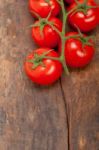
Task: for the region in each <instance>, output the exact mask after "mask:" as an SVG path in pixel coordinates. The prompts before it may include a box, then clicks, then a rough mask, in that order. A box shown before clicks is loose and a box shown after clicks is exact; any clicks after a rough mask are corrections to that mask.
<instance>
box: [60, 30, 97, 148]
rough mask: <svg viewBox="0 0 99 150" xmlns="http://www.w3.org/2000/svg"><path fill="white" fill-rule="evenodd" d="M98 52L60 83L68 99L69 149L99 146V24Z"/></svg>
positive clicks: (95, 32) (95, 33)
mask: <svg viewBox="0 0 99 150" xmlns="http://www.w3.org/2000/svg"><path fill="white" fill-rule="evenodd" d="M93 34H94V35H95V38H96V40H95V41H96V42H95V43H96V54H95V57H94V60H93V62H92V63H91V64H90V65H89V66H87V67H86V68H85V69H83V70H72V71H71V74H70V76H69V77H65V76H63V77H62V80H61V83H62V88H63V93H64V97H65V102H66V104H65V105H66V108H67V110H68V111H67V114H68V122H69V123H68V128H69V149H70V150H99V48H98V47H99V27H98V28H97V29H96V30H95V31H94V32H93Z"/></svg>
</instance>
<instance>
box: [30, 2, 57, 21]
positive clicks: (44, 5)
mask: <svg viewBox="0 0 99 150" xmlns="http://www.w3.org/2000/svg"><path fill="white" fill-rule="evenodd" d="M29 10H30V12H31V13H32V14H33V12H34V16H35V13H37V14H38V15H39V16H41V17H42V18H46V17H47V16H48V14H49V13H50V11H52V13H51V16H53V17H55V16H57V15H58V14H59V12H60V5H59V3H58V2H57V0H50V1H49V3H48V2H47V1H46V0H29Z"/></svg>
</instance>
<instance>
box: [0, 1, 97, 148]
mask: <svg viewBox="0 0 99 150" xmlns="http://www.w3.org/2000/svg"><path fill="white" fill-rule="evenodd" d="M97 2H98V0H97ZM31 23H33V18H32V17H31V15H30V14H29V12H28V0H0V150H99V48H98V47H99V28H97V29H96V30H95V31H94V35H95V37H96V55H95V57H94V60H93V62H92V63H91V64H90V65H89V66H88V67H87V68H85V69H84V70H72V71H71V75H70V76H69V77H66V76H65V75H63V76H62V78H61V79H60V81H58V82H57V83H55V84H54V85H53V86H50V87H46V88H45V87H40V86H37V85H34V84H33V83H32V82H31V81H30V80H29V79H28V78H27V77H26V76H25V74H24V71H23V68H22V66H23V61H24V59H25V57H26V55H27V54H28V53H29V52H31V51H32V49H34V48H36V45H34V43H33V41H32V39H31V37H30V30H24V31H22V29H23V28H25V27H26V26H28V25H29V24H31Z"/></svg>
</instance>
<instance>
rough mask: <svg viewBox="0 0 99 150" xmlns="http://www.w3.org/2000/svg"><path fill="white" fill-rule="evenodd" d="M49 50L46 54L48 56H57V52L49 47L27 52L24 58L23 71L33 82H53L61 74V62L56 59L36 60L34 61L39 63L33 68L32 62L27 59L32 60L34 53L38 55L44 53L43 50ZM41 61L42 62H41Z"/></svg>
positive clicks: (45, 83)
mask: <svg viewBox="0 0 99 150" xmlns="http://www.w3.org/2000/svg"><path fill="white" fill-rule="evenodd" d="M48 51H50V52H49V53H48V54H47V55H46V56H50V57H59V56H58V53H57V52H55V51H54V50H52V49H49V48H39V49H37V50H35V51H33V52H32V53H31V54H29V55H28V56H27V58H26V62H25V65H24V66H25V67H24V68H25V72H26V74H27V76H28V77H29V78H30V79H31V80H32V81H33V82H35V83H38V84H41V85H49V84H52V83H54V82H55V81H56V80H58V79H59V77H60V76H61V74H62V64H61V63H60V62H59V61H58V60H52V59H49V58H44V59H43V60H42V61H41V62H40V61H38V60H36V61H37V62H36V61H35V63H38V62H39V63H40V64H39V65H38V66H37V67H36V68H35V69H33V68H32V67H33V66H34V64H33V63H31V62H29V60H31V59H32V60H34V59H35V58H34V53H36V54H38V55H39V56H40V55H42V54H44V53H45V52H48ZM42 63H43V64H42Z"/></svg>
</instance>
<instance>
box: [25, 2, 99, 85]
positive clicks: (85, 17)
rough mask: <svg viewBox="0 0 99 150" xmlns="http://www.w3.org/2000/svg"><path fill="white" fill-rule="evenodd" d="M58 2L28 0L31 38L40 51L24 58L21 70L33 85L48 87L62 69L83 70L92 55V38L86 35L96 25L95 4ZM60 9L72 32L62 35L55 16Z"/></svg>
mask: <svg viewBox="0 0 99 150" xmlns="http://www.w3.org/2000/svg"><path fill="white" fill-rule="evenodd" d="M62 2H63V0H29V11H30V13H31V14H32V16H33V17H34V18H35V19H36V21H35V22H34V24H33V26H32V39H33V41H35V43H36V44H37V45H38V46H40V48H38V49H36V50H33V52H32V53H31V54H29V55H28V56H27V58H26V61H25V64H24V68H25V72H26V74H27V76H28V77H29V78H30V79H31V80H32V81H33V82H34V83H38V84H41V85H49V84H52V83H54V82H55V81H56V80H58V79H59V78H60V76H61V75H62V71H63V68H65V67H67V66H68V67H71V68H81V67H85V66H86V65H87V64H89V63H90V61H91V60H92V58H93V56H94V52H95V48H94V43H93V40H92V37H88V36H87V35H86V34H87V33H88V32H89V31H91V30H93V29H94V28H95V27H96V26H97V25H99V17H98V15H99V7H98V5H97V4H96V3H95V2H94V0H87V1H86V0H78V1H77V0H65V1H64V2H63V3H64V4H62ZM66 4H67V5H66ZM61 9H62V12H63V13H64V12H65V13H66V16H67V20H66V21H67V22H68V24H69V25H70V26H71V27H72V28H73V29H74V31H72V32H68V33H64V30H65V28H64V24H63V23H64V21H61V20H60V19H59V17H58V16H59V13H60V10H61ZM65 27H66V26H65ZM63 28H64V29H63ZM84 33H86V34H84ZM64 41H65V43H64ZM63 43H64V45H63ZM64 60H65V64H64ZM64 66H65V67H64ZM65 70H66V69H65Z"/></svg>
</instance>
